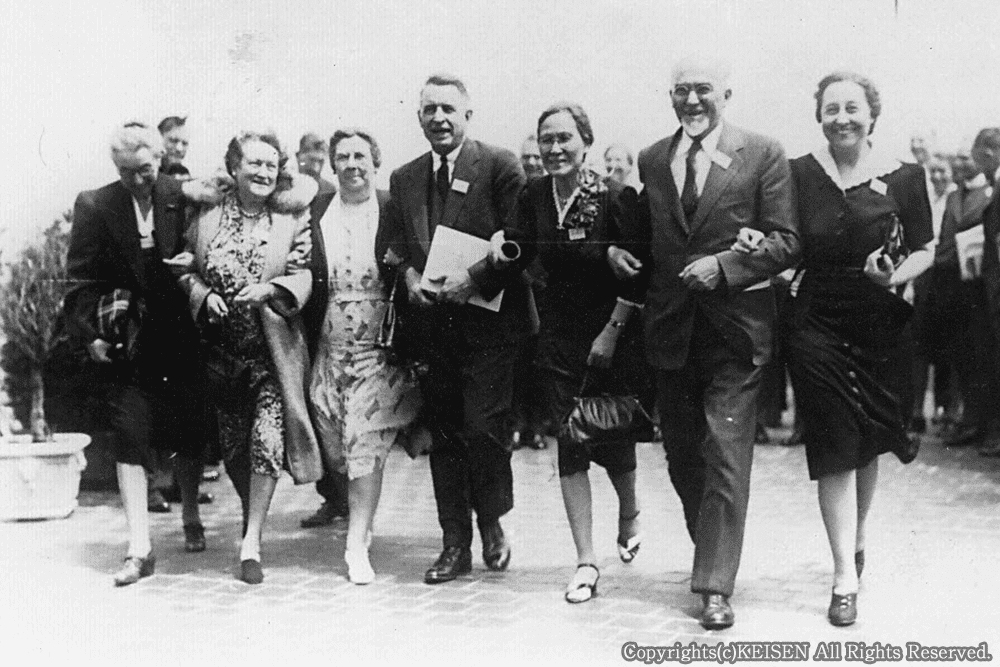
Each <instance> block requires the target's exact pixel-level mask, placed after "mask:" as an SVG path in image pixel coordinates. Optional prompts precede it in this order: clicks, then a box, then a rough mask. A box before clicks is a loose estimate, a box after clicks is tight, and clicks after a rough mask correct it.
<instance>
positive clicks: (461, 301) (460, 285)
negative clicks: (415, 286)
mask: <svg viewBox="0 0 1000 667" xmlns="http://www.w3.org/2000/svg"><path fill="white" fill-rule="evenodd" d="M440 279H443V282H442V284H441V290H440V291H439V292H438V293H437V300H438V301H440V302H442V303H454V304H457V305H459V306H463V305H465V303H466V302H467V301H468V300H469V297H470V296H472V295H473V293H474V292H475V291H476V285H475V283H473V282H472V276H470V275H469V272H468V271H462V272H460V273H449V274H446V275H444V276H440V277H439V278H438V279H436V280H435V282H437V280H440Z"/></svg>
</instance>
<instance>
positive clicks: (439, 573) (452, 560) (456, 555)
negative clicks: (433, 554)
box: [424, 547, 472, 584]
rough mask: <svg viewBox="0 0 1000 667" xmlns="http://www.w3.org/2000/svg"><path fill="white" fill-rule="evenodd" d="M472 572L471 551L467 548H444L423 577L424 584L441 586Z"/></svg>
mask: <svg viewBox="0 0 1000 667" xmlns="http://www.w3.org/2000/svg"><path fill="white" fill-rule="evenodd" d="M470 572H472V550H471V549H469V548H468V547H445V548H444V551H442V552H441V555H440V556H438V559H437V560H436V561H434V564H433V565H431V569H429V570H427V573H426V574H425V575H424V583H427V584H441V583H444V582H446V581H454V580H455V579H456V578H458V576H459V575H461V574H469V573H470Z"/></svg>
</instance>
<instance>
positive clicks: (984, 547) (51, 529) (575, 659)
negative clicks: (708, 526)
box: [0, 439, 1000, 665]
mask: <svg viewBox="0 0 1000 667" xmlns="http://www.w3.org/2000/svg"><path fill="white" fill-rule="evenodd" d="M882 465H883V467H882V478H881V480H880V487H879V493H878V497H877V499H876V504H875V508H874V510H873V516H872V518H871V531H870V533H871V534H870V538H869V545H868V551H867V553H868V564H867V566H866V571H865V581H864V584H863V587H862V592H861V595H860V603H859V609H860V619H861V620H860V621H859V622H858V624H857V625H855V626H853V627H851V628H845V629H835V628H832V627H830V626H829V625H828V624H827V623H826V620H825V609H826V604H827V603H828V600H829V586H830V568H831V566H830V560H829V555H828V549H827V545H826V539H825V536H824V534H823V528H822V524H821V522H820V517H819V511H818V508H817V504H816V499H815V486H814V484H813V483H811V482H809V481H808V479H807V477H806V472H805V460H804V452H803V450H802V448H800V447H799V448H785V447H780V446H759V447H758V448H757V451H756V460H755V466H754V473H753V485H752V497H751V504H750V516H749V520H748V529H747V540H746V545H745V549H744V556H743V563H742V567H741V570H740V576H739V579H738V582H737V593H736V595H735V597H734V598H733V603H734V606H735V609H736V614H737V623H736V625H735V627H734V628H732V629H731V630H729V631H725V632H717V633H712V632H705V631H704V630H702V629H701V627H700V626H699V625H698V623H697V621H696V620H695V615H696V614H697V612H698V610H699V602H698V600H697V599H696V598H695V596H693V595H691V594H690V593H689V589H688V587H689V579H690V573H689V570H690V564H691V558H692V546H691V543H690V541H689V540H688V538H687V536H686V534H685V532H684V529H683V522H682V517H681V510H680V504H679V502H678V500H677V499H676V496H675V495H674V493H673V491H672V489H671V488H670V486H669V482H668V480H667V475H666V470H665V464H664V461H663V457H662V454H661V451H660V449H659V447H658V446H657V445H652V444H649V445H640V452H639V473H638V486H639V496H640V499H641V502H642V505H643V510H642V515H641V517H642V521H643V525H644V528H645V535H646V539H645V541H644V542H643V546H642V550H641V552H640V554H639V556H638V557H637V559H636V560H635V562H634V563H633V564H631V565H623V564H622V563H621V562H620V561H619V560H618V558H617V556H616V554H615V550H614V540H615V531H616V522H615V517H616V507H615V502H614V497H613V492H612V490H611V487H610V484H609V483H608V481H607V478H606V477H605V476H603V473H601V474H596V473H597V471H593V473H592V479H593V481H594V487H595V488H594V502H595V507H596V511H595V513H596V525H595V536H596V540H597V545H598V556H599V559H600V566H601V581H600V589H599V592H600V595H599V596H598V597H597V598H595V599H594V600H593V601H592V602H590V603H588V604H584V605H573V606H571V605H568V604H566V603H565V602H564V601H563V599H562V591H563V587H564V586H565V584H566V581H567V580H568V578H569V577H570V576H571V574H572V571H573V568H572V564H573V562H574V551H573V547H572V541H571V539H570V534H569V529H568V527H567V524H566V520H565V517H564V511H563V508H562V500H561V496H560V493H559V482H558V478H557V476H556V471H555V466H554V452H551V451H541V452H536V451H519V452H517V453H516V454H515V456H514V479H515V485H516V488H515V504H516V507H515V509H514V511H513V512H512V513H511V514H510V515H509V516H508V517H507V518H506V520H505V522H504V525H505V527H506V529H507V532H508V533H509V536H510V539H511V542H512V544H513V553H514V557H513V561H512V565H511V570H510V571H509V572H508V573H506V574H497V573H492V572H487V571H486V570H485V569H484V567H483V566H482V562H481V559H480V557H479V554H478V548H479V546H478V544H477V545H474V553H475V565H474V567H475V569H474V572H473V573H472V575H471V576H468V577H464V578H462V579H461V580H459V581H457V582H453V583H451V584H444V585H440V586H435V587H431V586H427V585H425V584H423V583H422V574H423V571H424V570H425V569H426V567H427V566H428V565H429V564H430V563H431V562H432V561H433V560H434V558H435V557H436V555H437V552H438V549H439V544H440V542H439V532H438V528H437V525H436V517H435V511H434V501H433V494H432V491H431V483H430V472H429V469H428V464H427V460H426V458H423V459H420V460H416V461H411V460H410V459H408V458H407V457H406V455H405V454H402V453H396V452H394V453H393V455H392V457H391V458H390V461H389V463H388V466H387V474H386V480H385V495H384V498H383V504H382V507H381V509H380V511H379V514H378V517H377V520H376V531H375V533H376V536H375V541H374V544H373V547H372V561H373V565H374V567H375V569H376V571H377V572H378V578H377V580H376V582H375V583H374V584H372V585H370V586H367V587H357V586H353V585H351V584H350V583H349V582H347V581H346V568H345V566H344V565H343V562H342V553H343V549H344V531H343V528H342V527H340V528H338V527H330V528H324V529H318V530H310V531H307V530H303V529H301V528H299V520H300V519H301V518H302V517H303V516H305V515H307V514H308V513H310V512H311V511H312V510H314V509H315V507H316V506H317V504H318V499H317V498H318V497H317V496H316V495H315V493H314V491H313V490H312V488H311V487H295V486H293V485H292V484H291V483H290V482H289V481H288V480H287V479H284V480H282V482H281V483H280V484H279V487H278V491H277V493H276V495H275V499H274V503H273V505H272V509H271V515H270V516H271V521H270V523H269V525H268V529H267V532H266V536H265V544H264V552H263V556H264V570H265V575H266V580H265V582H264V584H263V585H261V586H256V587H251V586H247V585H245V584H242V583H241V582H239V581H237V580H236V579H235V578H234V575H235V572H236V568H237V566H238V564H237V550H238V546H237V538H238V534H239V527H240V519H239V508H238V501H237V499H236V497H235V494H234V493H233V491H232V489H231V487H230V486H229V484H228V482H227V481H226V480H225V479H223V480H220V481H219V482H216V483H214V484H210V485H206V487H207V488H210V490H211V491H213V492H214V493H215V494H216V498H217V500H216V502H215V504H213V505H210V506H206V507H203V519H204V522H205V525H206V529H207V536H208V542H209V550H208V551H207V552H206V553H204V554H193V555H192V554H186V553H184V552H183V549H182V546H183V537H182V533H181V526H180V516H179V508H175V510H174V512H173V513H171V514H169V515H157V516H154V518H153V531H154V545H155V548H156V552H157V555H158V557H159V560H158V563H157V574H156V576H154V577H152V578H150V579H146V580H143V581H142V582H140V583H139V584H137V585H135V586H131V587H129V588H126V589H120V590H116V589H114V588H113V587H112V585H111V579H110V574H111V573H112V572H113V571H114V570H115V569H116V568H117V566H118V563H119V562H120V559H121V558H122V556H123V555H124V537H125V523H124V518H123V515H122V512H121V511H120V507H119V504H118V500H117V497H116V496H114V495H112V494H100V493H87V494H84V495H83V496H82V497H81V507H80V508H79V509H78V510H77V511H76V512H75V513H74V514H73V515H72V516H71V517H70V518H68V519H66V520H62V521H49V522H34V523H5V524H0V641H2V644H0V647H2V651H3V655H5V656H9V655H23V656H24V657H26V658H28V659H29V660H31V661H32V663H34V662H35V661H38V663H39V664H49V663H52V662H53V661H54V660H57V659H59V658H66V659H72V660H83V663H84V664H91V663H93V664H106V665H108V664H110V665H117V664H133V665H146V664H174V665H200V664H209V663H211V664H214V665H228V664H252V665H256V664H272V665H274V664H281V663H284V664H292V661H299V662H301V664H356V663H375V662H380V663H389V664H399V663H404V662H407V663H410V662H418V663H422V662H423V661H424V660H427V661H430V660H431V659H437V658H441V659H442V664H450V663H454V661H455V660H456V659H462V660H464V661H465V662H467V663H468V664H499V663H505V662H509V664H513V665H520V664H542V663H556V664H618V663H620V662H621V658H620V648H621V645H622V643H623V642H625V641H628V640H634V641H637V642H639V643H640V644H659V645H663V644H671V643H673V642H675V641H681V642H685V643H686V642H688V641H691V640H695V641H701V642H710V643H715V642H719V641H728V640H736V639H741V640H777V639H782V640H791V639H794V640H799V641H809V642H812V644H813V646H815V643H816V642H818V641H821V640H837V641H866V642H869V643H871V642H874V641H880V642H882V643H885V642H891V643H893V644H896V645H901V644H903V643H904V642H906V641H921V642H924V643H926V644H947V645H956V644H977V643H979V642H981V641H989V642H990V644H991V648H992V651H993V652H994V653H1000V630H998V628H1000V624H998V622H997V621H998V619H1000V613H998V612H997V609H998V608H1000V567H998V564H1000V512H998V511H997V508H998V504H1000V463H997V460H996V459H991V460H985V459H982V458H980V457H978V456H977V455H976V452H975V451H974V450H956V451H946V450H943V449H942V448H941V447H940V445H939V444H938V443H937V441H936V440H934V439H932V440H931V441H929V442H927V443H925V446H924V449H923V451H922V453H921V456H920V458H919V459H918V460H917V461H916V462H915V463H913V464H912V465H910V466H907V467H903V466H901V465H900V464H899V463H898V462H897V461H896V460H895V459H894V458H892V457H883V458H882ZM445 660H447V661H448V662H444V661H445Z"/></svg>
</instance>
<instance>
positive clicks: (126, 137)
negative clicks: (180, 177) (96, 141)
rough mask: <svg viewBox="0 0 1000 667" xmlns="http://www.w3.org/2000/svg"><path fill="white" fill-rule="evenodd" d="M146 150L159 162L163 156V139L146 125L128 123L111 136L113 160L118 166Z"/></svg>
mask: <svg viewBox="0 0 1000 667" xmlns="http://www.w3.org/2000/svg"><path fill="white" fill-rule="evenodd" d="M144 148H147V149H149V151H150V152H151V153H152V154H153V157H154V158H156V159H157V160H158V159H160V158H161V157H162V156H163V152H164V151H163V138H162V137H161V136H160V133H159V132H158V131H157V130H155V129H154V128H152V127H150V126H149V125H146V124H145V123H140V122H139V121H134V120H133V121H128V122H126V123H123V124H122V125H120V126H119V127H118V128H117V129H115V131H114V132H113V133H112V135H111V142H110V149H111V159H112V160H113V161H114V163H115V164H116V165H119V164H121V162H122V160H124V159H125V158H127V157H130V156H133V155H135V154H136V153H138V152H139V151H141V150H142V149H144Z"/></svg>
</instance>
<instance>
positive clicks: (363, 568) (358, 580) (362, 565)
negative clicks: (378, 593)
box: [344, 548, 375, 586]
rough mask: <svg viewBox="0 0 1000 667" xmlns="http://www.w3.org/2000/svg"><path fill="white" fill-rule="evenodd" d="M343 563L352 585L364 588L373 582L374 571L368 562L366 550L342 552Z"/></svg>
mask: <svg viewBox="0 0 1000 667" xmlns="http://www.w3.org/2000/svg"><path fill="white" fill-rule="evenodd" d="M344 562H346V563H347V578H348V579H349V580H350V582H351V583H352V584H357V585H359V586H364V585H365V584H370V583H372V582H373V581H375V570H373V569H372V564H371V562H369V560H368V549H367V548H366V549H364V550H361V551H351V550H349V549H348V550H347V551H345V552H344Z"/></svg>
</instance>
